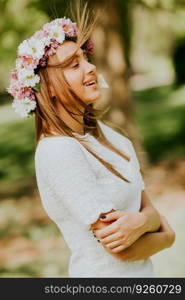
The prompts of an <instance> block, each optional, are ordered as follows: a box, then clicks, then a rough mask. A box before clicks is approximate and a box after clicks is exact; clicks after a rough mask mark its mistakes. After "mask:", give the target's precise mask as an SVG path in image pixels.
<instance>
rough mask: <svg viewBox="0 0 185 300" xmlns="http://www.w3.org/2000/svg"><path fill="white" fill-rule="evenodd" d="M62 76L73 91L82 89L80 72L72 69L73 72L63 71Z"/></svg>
mask: <svg viewBox="0 0 185 300" xmlns="http://www.w3.org/2000/svg"><path fill="white" fill-rule="evenodd" d="M64 76H65V78H66V80H67V82H68V84H69V85H70V86H71V88H72V89H73V90H74V91H82V90H83V89H84V85H83V76H82V74H81V72H78V71H74V72H67V73H64Z"/></svg>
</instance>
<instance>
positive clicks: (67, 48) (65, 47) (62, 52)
mask: <svg viewBox="0 0 185 300" xmlns="http://www.w3.org/2000/svg"><path fill="white" fill-rule="evenodd" d="M77 49H78V46H77V44H76V43H75V42H72V41H64V42H63V44H62V45H60V46H59V47H58V48H57V51H56V55H57V57H58V58H59V60H60V62H61V63H62V62H63V61H65V59H66V58H67V57H69V56H70V55H72V54H73V53H74V52H75V51H76V50H77ZM82 53H83V50H82V49H81V48H79V49H78V50H77V52H76V54H77V55H81V54H82Z"/></svg>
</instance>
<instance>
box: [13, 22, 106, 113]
mask: <svg viewBox="0 0 185 300" xmlns="http://www.w3.org/2000/svg"><path fill="white" fill-rule="evenodd" d="M77 34H78V31H77V27H76V23H73V22H72V21H71V20H70V19H69V18H68V19H66V17H64V18H60V19H55V20H53V21H51V22H50V23H47V24H45V25H44V26H43V28H42V29H41V30H39V31H37V32H35V34H34V35H33V36H32V37H31V38H29V39H26V40H24V41H23V42H22V43H21V44H20V45H19V47H18V50H17V56H16V57H17V58H16V67H15V68H14V69H13V70H12V71H11V73H10V78H11V80H10V85H9V87H8V88H7V91H8V93H10V94H11V95H12V96H13V98H14V99H13V103H12V107H13V108H14V109H15V112H17V113H19V114H20V116H21V117H22V118H27V117H30V116H31V115H32V114H33V112H34V111H35V108H36V96H35V91H39V90H40V85H39V82H40V77H39V75H38V74H36V69H37V68H38V66H41V67H44V66H46V63H47V58H48V57H49V56H50V55H53V54H55V53H56V49H57V48H58V46H59V45H60V44H62V43H63V42H64V40H66V39H68V38H69V37H70V38H73V37H77ZM83 49H84V51H85V53H86V54H87V55H92V54H93V49H94V45H93V42H92V40H90V39H89V40H87V41H86V42H85V44H84V45H83ZM100 76H102V75H100ZM101 79H102V80H103V78H101Z"/></svg>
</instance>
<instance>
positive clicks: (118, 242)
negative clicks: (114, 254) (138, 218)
mask: <svg viewBox="0 0 185 300" xmlns="http://www.w3.org/2000/svg"><path fill="white" fill-rule="evenodd" d="M121 243H122V241H121V240H120V241H114V242H112V243H110V244H107V245H106V247H108V248H110V249H114V248H115V247H118V246H121Z"/></svg>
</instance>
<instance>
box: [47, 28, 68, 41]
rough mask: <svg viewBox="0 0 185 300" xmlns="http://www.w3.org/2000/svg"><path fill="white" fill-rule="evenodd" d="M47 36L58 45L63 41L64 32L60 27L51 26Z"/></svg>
mask: <svg viewBox="0 0 185 300" xmlns="http://www.w3.org/2000/svg"><path fill="white" fill-rule="evenodd" d="M49 35H50V36H51V37H52V38H53V39H55V40H56V41H57V42H58V43H63V41H64V40H65V32H64V30H63V28H62V27H61V26H58V25H57V24H56V25H52V26H51V27H50V28H49Z"/></svg>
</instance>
